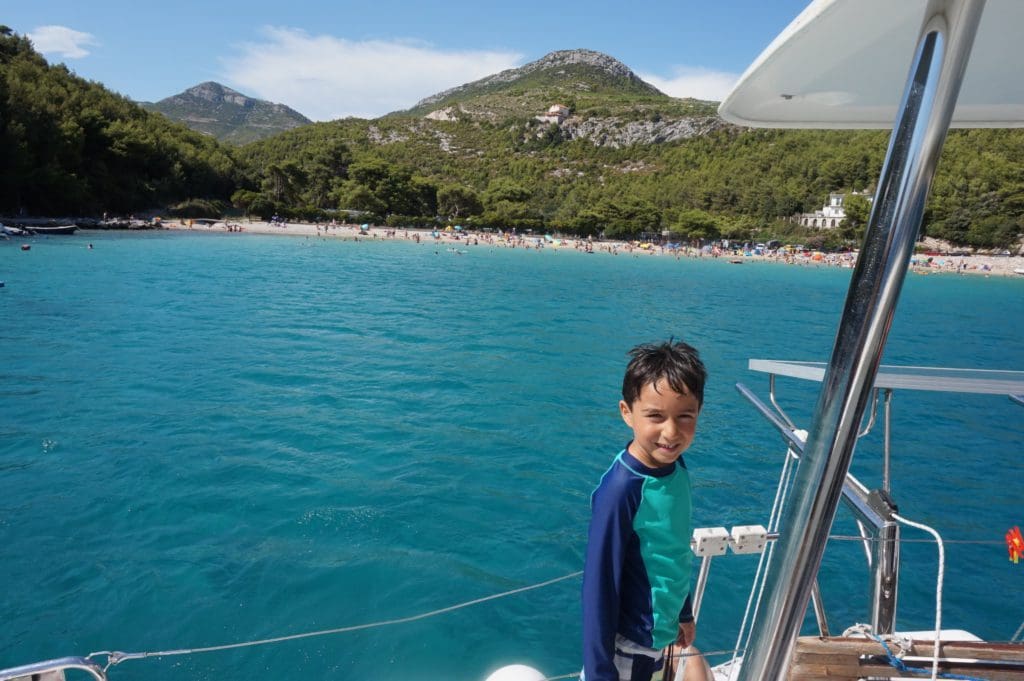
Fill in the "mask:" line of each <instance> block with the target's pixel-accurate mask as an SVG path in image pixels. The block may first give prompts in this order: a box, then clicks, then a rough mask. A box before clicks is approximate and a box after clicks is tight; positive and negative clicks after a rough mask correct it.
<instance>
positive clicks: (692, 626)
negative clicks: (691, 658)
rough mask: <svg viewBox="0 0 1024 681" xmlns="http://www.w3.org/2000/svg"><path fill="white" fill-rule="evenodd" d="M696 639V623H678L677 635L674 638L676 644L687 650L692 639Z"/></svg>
mask: <svg viewBox="0 0 1024 681" xmlns="http://www.w3.org/2000/svg"><path fill="white" fill-rule="evenodd" d="M696 637H697V623H696V622H680V623H679V635H678V636H676V643H678V644H679V645H681V646H682V647H683V648H688V647H689V646H691V645H692V644H693V639H695V638H696Z"/></svg>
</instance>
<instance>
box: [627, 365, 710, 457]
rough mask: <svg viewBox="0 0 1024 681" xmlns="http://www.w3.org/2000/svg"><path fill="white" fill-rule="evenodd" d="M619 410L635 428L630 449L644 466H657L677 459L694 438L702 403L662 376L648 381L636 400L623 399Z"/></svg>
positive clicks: (631, 426)
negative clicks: (673, 387) (627, 400)
mask: <svg viewBox="0 0 1024 681" xmlns="http://www.w3.org/2000/svg"><path fill="white" fill-rule="evenodd" d="M619 411H620V412H622V420H623V421H625V422H626V425H628V426H629V427H630V428H632V429H633V442H632V443H630V445H629V453H630V454H632V455H633V456H635V457H636V458H637V459H638V460H639V461H640V463H642V464H644V465H645V466H649V467H651V468H658V467H660V466H665V465H667V464H670V463H674V462H675V460H676V459H678V458H679V457H680V455H682V453H683V452H685V451H686V449H687V448H688V447H689V446H690V443H692V442H693V435H694V432H695V431H696V430H697V417H698V416H699V415H700V404H699V403H698V402H697V398H696V397H694V396H693V395H691V394H689V393H686V394H680V393H677V392H676V391H675V390H673V389H672V387H671V386H670V385H669V384H668V382H667V381H666V380H664V379H659V380H658V381H657V382H655V383H648V384H647V385H645V386H644V387H643V389H642V390H641V391H640V396H639V397H638V398H637V399H636V401H635V402H633V404H626V402H625V401H624V400H623V401H620V402H619Z"/></svg>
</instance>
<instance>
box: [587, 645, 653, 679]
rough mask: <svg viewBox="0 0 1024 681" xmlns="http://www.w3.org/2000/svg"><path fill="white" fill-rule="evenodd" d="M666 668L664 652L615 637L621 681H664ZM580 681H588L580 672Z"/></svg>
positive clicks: (616, 664) (616, 659) (617, 665)
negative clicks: (663, 672) (662, 676)
mask: <svg viewBox="0 0 1024 681" xmlns="http://www.w3.org/2000/svg"><path fill="white" fill-rule="evenodd" d="M664 666H665V656H664V655H663V654H662V651H660V650H657V649H655V648H648V647H647V646H642V645H640V644H639V643H634V642H633V641H630V640H629V639H628V638H626V637H625V636H622V635H621V634H616V635H615V669H616V671H618V672H619V681H662V679H661V670H662V669H663V668H664ZM580 681H586V679H585V678H584V675H583V672H580ZM669 681H671V680H669Z"/></svg>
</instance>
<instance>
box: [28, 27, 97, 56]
mask: <svg viewBox="0 0 1024 681" xmlns="http://www.w3.org/2000/svg"><path fill="white" fill-rule="evenodd" d="M28 39H29V40H31V41H32V46H33V47H35V48H36V51H37V52H42V53H43V54H56V55H58V56H61V57H64V58H66V59H81V58H82V57H86V56H88V55H89V50H87V49H86V48H87V47H89V46H93V45H99V41H97V40H96V37H95V36H93V35H92V34H91V33H83V32H82V31H76V30H74V29H73V28H68V27H67V26H39V27H37V28H36V29H35V30H33V31H30V32H29V33H28Z"/></svg>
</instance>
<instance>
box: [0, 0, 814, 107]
mask: <svg viewBox="0 0 1024 681" xmlns="http://www.w3.org/2000/svg"><path fill="white" fill-rule="evenodd" d="M806 4H807V0H703V1H697V0H675V1H674V2H662V1H657V2H639V3H629V2H617V3H613V2H605V1H603V0H595V1H591V2H583V1H581V0H561V1H558V0H555V1H553V2H552V1H548V2H540V1H537V0H516V2H504V3H495V4H488V3H486V2H466V1H465V0H446V1H445V2H439V3H425V2H411V1H409V0H367V1H360V2H352V1H350V0H340V1H338V2H327V1H321V0H316V1H309V2H307V1H304V0H276V1H274V2H271V1H269V0H246V2H241V1H239V0H217V1H216V2H210V1H209V0H203V1H202V2H198V1H193V0H176V1H174V2H167V1H161V2H147V0H135V1H134V2H127V1H126V0H110V1H105V0H95V1H94V2H82V0H35V1H34V2H17V3H15V2H11V3H8V6H7V7H5V8H4V11H3V14H2V16H0V23H3V24H6V25H8V26H10V27H11V28H12V29H14V31H15V32H17V33H19V34H24V35H28V36H29V37H30V38H31V39H32V41H33V43H34V44H35V45H36V48H37V49H38V50H39V51H40V52H43V53H44V55H45V56H46V57H47V59H48V60H49V61H50V62H51V63H57V62H64V63H65V64H67V66H68V68H70V69H71V70H72V71H74V72H75V73H77V74H78V75H79V76H82V77H84V78H88V79H90V80H96V81H99V82H101V83H103V84H104V85H106V86H107V87H108V88H110V89H112V90H114V91H116V92H120V93H121V94H123V95H126V96H128V97H131V98H132V99H136V100H145V101H156V100H159V99H162V98H164V97H167V96H170V95H173V94H177V93H178V92H181V91H182V90H185V89H186V88H189V87H191V86H193V85H196V84H198V83H201V82H203V81H207V80H215V81H217V82H220V83H223V84H224V85H227V86H229V87H232V88H234V89H236V90H238V91H240V92H242V93H244V94H247V95H250V96H253V97H259V98H261V99H268V100H271V101H275V102H281V103H283V104H287V105H289V106H291V107H293V108H294V109H296V110H298V111H300V112H301V113H303V114H305V115H306V116H309V117H310V118H312V119H314V120H331V119H334V118H340V117H343V116H361V117H375V116H380V115H383V114H385V113H387V112H389V111H395V110H398V109H405V108H408V107H411V106H413V105H414V104H415V103H416V102H417V101H419V100H420V99H422V98H423V97H426V96H428V95H431V94H434V93H436V92H439V91H441V90H444V89H447V88H449V87H454V86H456V85H461V84H463V83H467V82H470V81H473V80H476V79H478V78H482V77H484V76H487V75H490V74H492V73H496V72H498V71H501V70H503V69H506V68H512V67H515V66H522V65H523V64H526V63H528V62H530V61H533V60H535V59H539V58H540V57H542V56H544V55H545V54H547V53H548V52H551V51H553V50H562V49H575V48H587V49H593V50H597V51H599V52H605V53H607V54H609V55H611V56H613V57H615V58H616V59H619V60H620V61H622V62H623V63H625V64H626V65H627V66H628V67H630V68H631V69H632V70H633V71H635V72H636V73H637V74H638V75H640V76H641V77H642V78H644V79H645V80H647V81H648V82H650V83H652V84H654V85H656V86H658V87H659V88H661V89H662V90H663V91H664V92H667V93H668V94H671V95H674V96H677V97H686V96H692V97H698V98H701V99H721V98H722V96H723V95H724V94H725V92H727V91H728V88H729V87H730V86H731V84H732V83H733V82H735V80H736V78H737V77H738V76H739V75H740V74H741V73H742V72H743V70H744V69H745V68H746V67H747V65H748V64H749V63H750V62H751V61H752V60H753V59H754V58H755V57H756V56H757V55H758V54H759V53H760V52H761V50H762V49H764V47H766V46H767V45H768V43H769V42H771V40H772V38H774V37H775V35H776V34H777V33H779V31H781V30H782V29H783V28H784V27H785V26H786V25H787V24H788V23H789V22H790V21H791V20H792V19H793V18H794V17H795V16H796V15H797V14H799V12H800V10H802V9H803V7H804V6H805V5H806Z"/></svg>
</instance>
